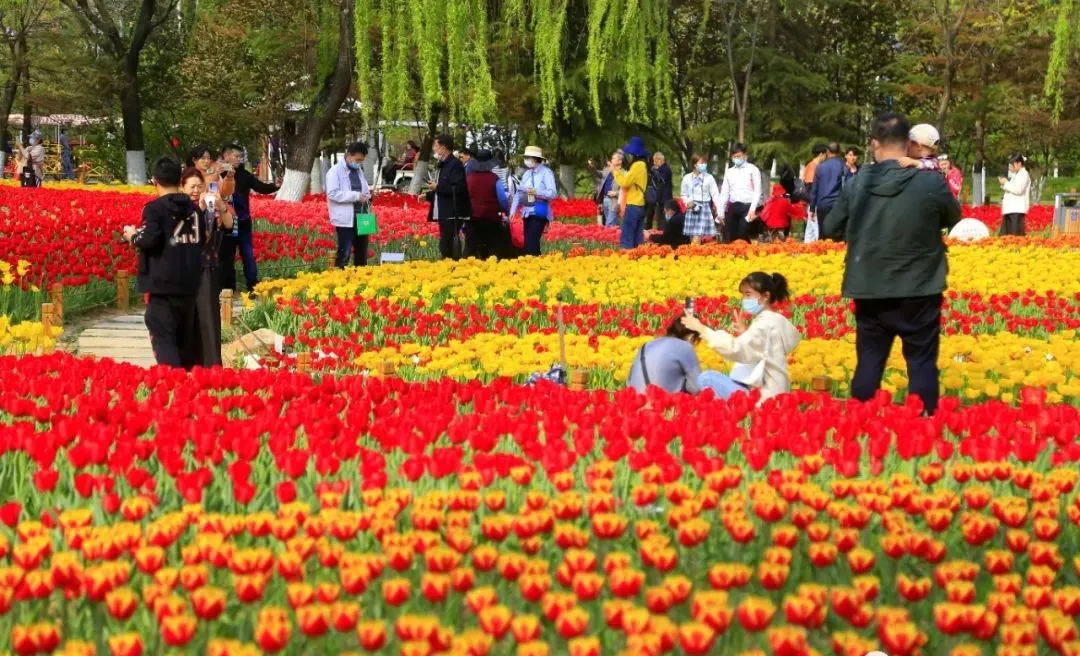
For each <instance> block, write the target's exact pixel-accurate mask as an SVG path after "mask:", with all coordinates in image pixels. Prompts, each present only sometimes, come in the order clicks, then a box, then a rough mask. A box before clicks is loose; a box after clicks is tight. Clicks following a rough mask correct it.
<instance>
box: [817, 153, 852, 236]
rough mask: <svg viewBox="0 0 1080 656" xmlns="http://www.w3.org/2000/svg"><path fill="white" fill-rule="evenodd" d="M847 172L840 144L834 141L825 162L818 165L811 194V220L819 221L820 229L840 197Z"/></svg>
mask: <svg viewBox="0 0 1080 656" xmlns="http://www.w3.org/2000/svg"><path fill="white" fill-rule="evenodd" d="M846 170H847V167H846V166H844V160H842V159H840V144H838V143H836V142H835V141H834V142H832V143H831V144H829V146H828V150H827V151H826V155H825V161H823V162H822V163H821V164H818V166H817V170H816V171H815V172H814V186H813V187H811V192H810V208H809V209H810V220H811V221H818V227H819V228H820V227H821V221H823V220H825V217H827V216H828V215H829V212H830V211H831V210H832V208H833V205H835V204H836V199H837V198H838V197H839V196H840V189H842V188H843V186H844V173H845V171H846Z"/></svg>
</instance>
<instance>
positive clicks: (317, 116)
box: [277, 0, 356, 201]
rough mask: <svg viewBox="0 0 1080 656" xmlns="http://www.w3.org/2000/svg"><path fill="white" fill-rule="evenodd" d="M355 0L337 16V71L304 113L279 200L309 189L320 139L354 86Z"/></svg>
mask: <svg viewBox="0 0 1080 656" xmlns="http://www.w3.org/2000/svg"><path fill="white" fill-rule="evenodd" d="M355 8H356V0H344V1H343V2H342V5H341V15H340V16H339V17H338V57H337V62H336V63H335V64H334V70H333V71H332V72H331V73H330V74H329V75H328V76H327V77H326V79H324V80H323V81H322V85H321V86H320V88H319V93H318V95H317V96H316V97H315V100H314V101H312V103H311V106H310V107H308V109H307V111H306V112H305V113H304V118H303V120H302V121H301V123H300V129H299V134H298V135H297V136H296V139H295V140H294V143H293V148H292V150H291V152H290V153H289V161H288V164H287V165H286V167H285V178H284V179H283V180H282V183H281V189H280V190H279V191H278V193H277V199H278V200H288V201H299V200H301V199H303V197H304V193H305V192H306V191H307V185H308V181H309V180H310V179H311V167H312V165H313V164H314V163H315V158H316V156H317V155H318V154H319V142H320V141H321V140H322V136H323V134H325V133H326V129H327V128H328V127H329V126H330V123H331V122H332V121H333V120H334V117H335V116H337V113H338V111H339V110H340V109H341V104H342V103H343V102H345V98H347V97H348V95H349V90H350V89H351V88H352V82H353V70H354V69H355V67H356V49H355V47H354V42H355V37H354V31H353V13H354V11H355Z"/></svg>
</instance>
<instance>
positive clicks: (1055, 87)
mask: <svg viewBox="0 0 1080 656" xmlns="http://www.w3.org/2000/svg"><path fill="white" fill-rule="evenodd" d="M1076 21H1077V16H1076V7H1075V4H1074V0H1060V4H1059V5H1058V9H1057V21H1056V22H1055V25H1054V43H1053V45H1052V46H1051V48H1050V61H1049V63H1048V64H1047V67H1046V82H1045V84H1044V85H1043V93H1044V94H1045V95H1046V97H1047V98H1048V99H1049V100H1050V103H1051V104H1052V106H1053V109H1052V110H1051V111H1052V114H1053V117H1054V120H1055V121H1057V120H1058V119H1060V118H1061V113H1062V111H1063V109H1064V106H1065V77H1066V74H1067V73H1068V68H1069V58H1070V56H1072V55H1073V54H1074V53H1075V50H1076V40H1077V28H1076Z"/></svg>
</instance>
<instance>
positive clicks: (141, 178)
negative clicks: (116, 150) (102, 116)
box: [120, 56, 146, 185]
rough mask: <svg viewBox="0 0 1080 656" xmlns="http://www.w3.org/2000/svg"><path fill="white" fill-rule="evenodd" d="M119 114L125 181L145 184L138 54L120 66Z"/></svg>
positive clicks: (133, 183)
mask: <svg viewBox="0 0 1080 656" xmlns="http://www.w3.org/2000/svg"><path fill="white" fill-rule="evenodd" d="M120 74H121V76H122V78H123V80H124V84H123V86H121V87H120V115H121V117H122V118H123V120H124V150H126V151H127V153H126V155H127V183H128V184H130V185H144V184H146V144H145V142H144V141H143V128H142V100H141V99H140V97H139V66H138V56H136V57H135V61H134V62H131V61H130V58H128V60H127V61H125V63H124V65H123V66H122V67H121V73H120Z"/></svg>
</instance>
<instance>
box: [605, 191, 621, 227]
mask: <svg viewBox="0 0 1080 656" xmlns="http://www.w3.org/2000/svg"><path fill="white" fill-rule="evenodd" d="M604 227H605V228H618V227H619V199H618V198H604Z"/></svg>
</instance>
